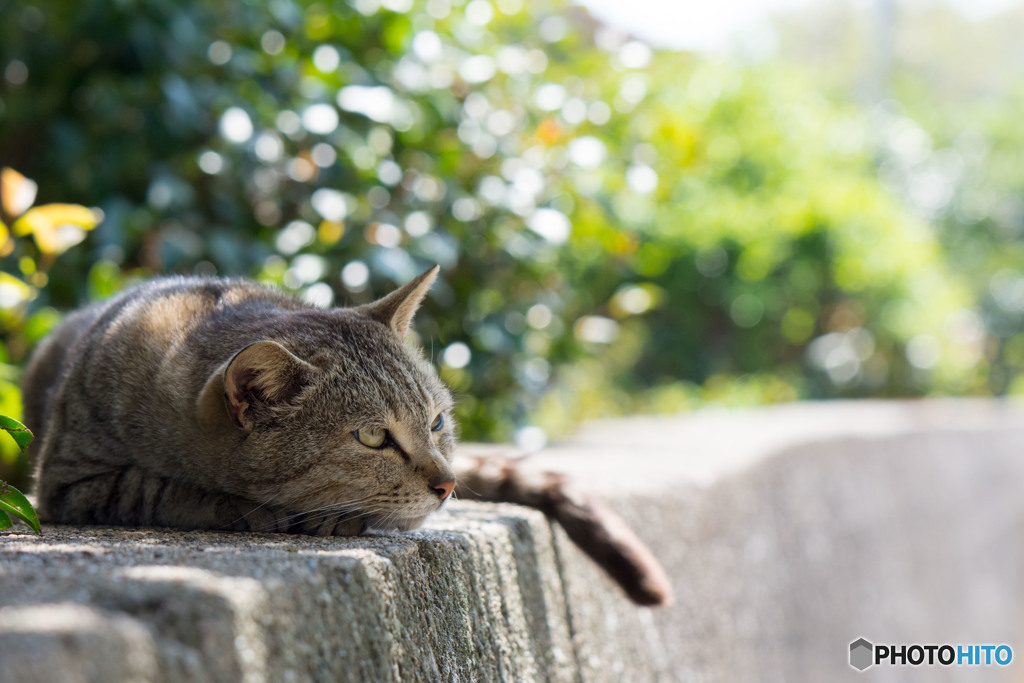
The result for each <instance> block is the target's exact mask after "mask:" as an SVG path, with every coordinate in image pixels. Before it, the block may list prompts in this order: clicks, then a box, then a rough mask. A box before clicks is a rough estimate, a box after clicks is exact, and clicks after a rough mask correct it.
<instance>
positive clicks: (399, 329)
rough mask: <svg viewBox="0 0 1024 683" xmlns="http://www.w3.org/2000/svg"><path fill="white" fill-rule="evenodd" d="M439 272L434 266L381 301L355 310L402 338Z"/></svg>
mask: <svg viewBox="0 0 1024 683" xmlns="http://www.w3.org/2000/svg"><path fill="white" fill-rule="evenodd" d="M440 270H441V266H434V267H433V268H431V269H429V270H428V271H427V272H425V273H423V274H422V275H420V276H419V277H417V278H415V279H414V280H412V281H411V282H409V283H408V284H407V285H404V286H403V287H400V288H398V289H396V290H395V291H393V292H391V293H390V294H388V295H387V296H386V297H384V298H383V299H378V300H377V301H374V302H373V303H370V304H366V305H365V306H360V307H359V308H358V309H356V310H357V311H359V313H361V314H362V315H364V316H366V317H367V318H371V319H373V320H376V321H378V322H381V323H384V324H385V325H387V326H388V327H390V328H391V329H392V330H393V331H394V332H395V334H397V335H398V337H399V338H402V337H404V336H405V333H406V332H408V331H409V325H410V324H411V323H412V317H413V316H414V315H415V314H416V309H418V308H419V307H420V303H422V302H423V298H424V297H425V296H426V295H427V291H428V290H429V289H430V286H431V285H433V284H434V281H435V280H437V273H438V272H439V271H440Z"/></svg>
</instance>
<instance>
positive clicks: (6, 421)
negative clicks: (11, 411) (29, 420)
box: [0, 415, 33, 450]
mask: <svg viewBox="0 0 1024 683" xmlns="http://www.w3.org/2000/svg"><path fill="white" fill-rule="evenodd" d="M0 429H3V430H5V431H6V432H7V433H8V434H10V435H11V436H12V437H13V438H14V440H15V441H16V442H17V443H18V446H19V447H20V448H21V449H22V450H24V449H26V448H28V445H29V444H30V443H32V438H33V436H32V432H31V430H29V428H28V427H26V426H25V425H23V424H21V423H20V422H18V421H17V420H15V419H14V418H13V417H7V416H6V415H0Z"/></svg>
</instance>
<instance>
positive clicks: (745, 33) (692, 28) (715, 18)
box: [576, 0, 1021, 52]
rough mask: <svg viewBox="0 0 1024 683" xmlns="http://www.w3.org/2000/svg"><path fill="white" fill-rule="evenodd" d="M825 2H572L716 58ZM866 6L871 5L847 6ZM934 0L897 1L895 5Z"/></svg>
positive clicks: (1001, 4)
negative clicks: (778, 16)
mask: <svg viewBox="0 0 1024 683" xmlns="http://www.w3.org/2000/svg"><path fill="white" fill-rule="evenodd" d="M828 1H829V0H710V1H709V0H576V2H577V3H578V4H581V5H584V6H586V7H587V8H589V9H590V11H591V13H592V14H594V15H595V16H597V17H598V18H600V19H602V20H603V21H604V22H605V23H606V24H608V25H610V26H613V27H615V28H618V29H620V30H622V31H625V32H627V33H630V34H632V35H635V36H636V37H639V38H642V39H644V40H646V41H647V42H649V43H650V44H652V45H654V46H656V47H666V48H675V49H682V50H692V51H695V52H717V51H725V50H729V49H730V48H733V47H736V45H737V43H742V42H743V41H745V40H751V41H764V40H766V39H767V40H770V38H766V37H765V32H766V31H767V30H768V29H767V20H768V18H769V17H770V16H771V15H772V14H774V13H778V12H786V11H789V10H794V9H800V8H801V7H806V6H809V5H811V4H812V3H815V2H817V3H822V2H828ZM852 1H853V2H856V3H857V4H870V3H871V2H873V1H876V0H852ZM934 1H938V0H896V2H897V4H898V5H900V4H904V3H906V2H914V3H916V4H921V3H924V2H934ZM1020 2H1021V0H949V3H950V4H952V5H953V6H955V7H957V8H958V9H960V10H961V12H962V13H963V14H964V15H965V16H967V17H968V18H970V19H975V20H978V19H984V18H987V17H989V16H991V15H993V14H995V13H997V12H999V11H1000V10H1003V9H1006V8H1008V7H1010V6H1012V5H1015V4H1019V3H1020Z"/></svg>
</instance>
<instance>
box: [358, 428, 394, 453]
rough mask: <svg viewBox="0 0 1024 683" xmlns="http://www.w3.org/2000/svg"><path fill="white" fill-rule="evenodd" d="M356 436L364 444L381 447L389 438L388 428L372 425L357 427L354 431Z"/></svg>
mask: <svg viewBox="0 0 1024 683" xmlns="http://www.w3.org/2000/svg"><path fill="white" fill-rule="evenodd" d="M352 434H353V435H354V436H355V437H356V440H357V441H359V443H361V444H363V445H364V446H369V447H370V448H380V447H381V446H383V445H384V442H385V441H387V440H388V430H386V429H381V428H379V427H371V428H369V429H357V430H356V431H354V432H352Z"/></svg>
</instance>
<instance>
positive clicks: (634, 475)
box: [0, 401, 1024, 682]
mask: <svg viewBox="0 0 1024 683" xmlns="http://www.w3.org/2000/svg"><path fill="white" fill-rule="evenodd" d="M1022 443H1024V413H1021V412H1019V411H1018V410H1017V409H1015V408H1013V407H1012V406H1009V405H1004V404H1001V403H996V402H984V401H955V402H923V403H881V402H866V403H829V404H795V405H789V406H782V407H777V408H767V409H761V410H755V411H738V412H729V411H717V412H716V411H707V412H701V413H697V414H694V415H691V416H687V417H680V418H629V419H623V420H611V421H605V422H601V423H596V424H593V425H589V426H587V427H586V428H584V429H583V430H582V431H581V432H580V434H579V435H578V436H577V437H576V438H574V439H572V440H571V441H570V442H568V443H566V444H564V445H561V446H558V447H553V448H550V449H548V450H547V451H545V452H543V453H540V454H537V455H535V456H534V457H533V460H534V461H535V465H536V466H537V467H542V468H550V469H558V470H562V471H566V472H570V473H572V474H574V475H575V476H576V477H578V478H579V479H580V480H582V481H583V482H585V484H586V485H587V487H588V488H590V489H592V490H595V491H597V492H600V493H602V494H603V495H604V496H606V498H607V500H608V501H609V502H610V503H611V504H612V506H613V507H614V508H615V509H616V510H617V511H619V512H620V513H621V514H622V515H623V516H624V517H625V518H626V519H627V520H628V521H629V522H630V523H631V524H632V525H633V526H634V528H635V529H636V530H637V532H638V533H639V535H640V536H641V537H642V538H644V539H645V540H646V541H647V542H648V543H649V544H650V545H651V546H652V548H653V549H654V551H655V553H656V554H657V555H658V556H659V557H660V559H661V560H662V561H663V563H664V565H665V567H666V570H667V571H668V573H669V575H670V577H671V578H672V581H673V584H674V588H675V592H676V597H677V601H676V604H675V605H673V606H671V607H668V608H663V609H656V610H651V609H643V608H637V607H635V606H633V605H632V604H631V603H629V602H628V601H627V600H626V599H625V598H624V597H622V595H621V593H620V592H619V591H618V589H617V587H616V586H614V585H613V584H611V583H610V582H609V581H608V580H607V579H606V578H605V577H604V576H603V575H601V574H600V572H599V571H597V570H596V569H595V568H594V567H593V565H592V564H591V563H590V561H589V560H588V559H587V558H586V557H585V556H583V555H582V554H581V553H579V552H578V551H577V550H576V549H575V548H574V547H573V546H572V545H571V544H570V543H569V542H568V541H567V539H566V538H565V536H564V534H562V533H561V530H560V529H557V528H554V529H553V528H552V527H551V526H550V525H549V524H548V523H547V522H546V520H545V519H544V518H543V516H541V515H539V514H538V513H536V512H533V511H530V510H524V509H521V508H516V507H512V506H505V505H483V504H471V503H457V504H455V505H452V506H451V509H450V511H448V512H446V513H442V514H439V515H436V516H435V517H434V518H433V519H432V520H431V522H430V523H429V525H428V527H427V528H425V529H424V530H422V531H418V532H414V533H409V534H404V535H396V536H378V537H370V538H360V539H319V538H309V537H301V536H276V535H271V534H267V535H231V534H217V533H194V532H193V533H185V532H166V531H153V530H118V529H107V528H80V529H79V528H68V527H61V528H56V527H53V528H48V529H46V530H45V534H44V535H43V536H42V537H40V538H37V537H33V536H29V535H23V534H16V533H10V532H7V533H4V534H0V680H3V681H7V680H11V681H24V682H29V681H56V680H60V681H121V680H123V681H129V680H167V681H179V680H189V681H195V680H199V681H201V680H209V681H231V680H245V681H264V680H266V681H289V680H296V681H299V680H324V681H333V680H343V681H344V680H351V681H361V680H385V681H387V680H484V681H489V680H553V681H563V680H564V681H577V680H583V681H620V680H630V681H640V680H666V681H668V680H697V681H738V680H766V681H774V680H780V681H781V680H828V681H833V680H844V679H848V680H851V681H852V680H872V681H875V680H937V679H938V680H957V681H959V680H973V679H976V680H1011V679H1019V678H1021V676H1022V674H1021V671H1022V670H1024V640H1022V639H1021V636H1022V635H1024V618H1022V617H1020V616H1019V615H1020V613H1021V607H1020V605H1021V604H1022V597H1024V596H1022V590H1021V589H1022V585H1021V577H1024V566H1022V559H1021V553H1020V551H1019V550H1018V547H1019V545H1020V542H1021V540H1022V534H1021V533H1020V532H1021V523H1022V522H1024V495H1022V494H1024V452H1022V448H1021V444H1022ZM466 450H467V451H474V452H482V451H487V450H489V448H488V447H483V446H467V447H466ZM861 636H863V637H865V638H867V639H868V640H869V641H872V642H875V643H901V642H905V643H923V644H927V643H951V644H957V643H979V644H984V643H995V644H999V643H1006V644H1009V645H1011V646H1012V647H1014V649H1015V660H1014V662H1013V663H1012V664H1011V665H1010V666H1008V667H1005V668H1003V667H990V668H982V667H978V668H971V667H967V668H965V667H960V668H957V667H950V668H944V667H937V668H928V667H918V668H914V667H902V668H901V667H894V668H889V667H873V668H871V669H869V670H868V671H867V672H864V673H859V672H857V671H854V670H853V669H851V668H850V667H849V666H848V665H847V656H848V647H849V643H850V642H851V641H853V640H855V639H856V638H858V637H861ZM1017 658H1019V660H1018V659H1017Z"/></svg>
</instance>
